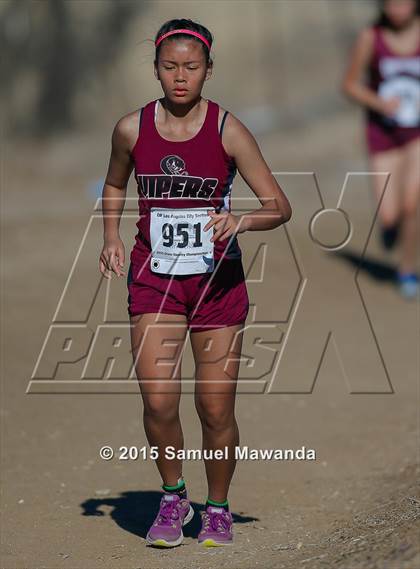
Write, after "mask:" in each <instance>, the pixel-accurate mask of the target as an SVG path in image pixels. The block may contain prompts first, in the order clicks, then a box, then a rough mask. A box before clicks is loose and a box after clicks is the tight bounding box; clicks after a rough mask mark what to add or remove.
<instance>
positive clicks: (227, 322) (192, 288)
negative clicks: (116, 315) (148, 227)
mask: <svg viewBox="0 0 420 569" xmlns="http://www.w3.org/2000/svg"><path fill="white" fill-rule="evenodd" d="M127 288H128V298H127V301H128V313H129V315H130V316H135V315H137V314H145V313H148V312H153V313H157V312H159V313H165V314H184V315H185V316H186V318H187V323H188V327H189V328H190V330H191V332H202V331H204V330H211V329H215V328H223V327H225V326H233V325H235V324H243V323H244V321H245V319H246V317H247V314H248V311H249V299H248V292H247V287H246V281H245V275H244V271H243V266H242V259H241V258H239V259H226V258H224V259H219V260H217V261H215V265H214V271H213V272H212V273H200V274H197V275H162V274H157V273H154V272H153V271H151V269H150V266H149V261H148V260H147V259H146V260H145V261H143V262H139V261H134V260H131V262H130V266H129V269H128V274H127Z"/></svg>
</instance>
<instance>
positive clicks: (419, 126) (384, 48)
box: [366, 26, 420, 154]
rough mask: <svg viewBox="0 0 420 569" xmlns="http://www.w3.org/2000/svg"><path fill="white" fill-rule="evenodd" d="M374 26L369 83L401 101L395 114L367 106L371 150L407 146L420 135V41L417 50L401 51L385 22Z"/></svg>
mask: <svg viewBox="0 0 420 569" xmlns="http://www.w3.org/2000/svg"><path fill="white" fill-rule="evenodd" d="M372 30H373V33H374V45H373V54H372V58H371V62H370V65H369V69H368V74H369V82H368V84H369V86H370V88H371V89H373V90H374V91H376V93H377V94H378V95H379V96H380V97H383V98H384V99H389V98H393V97H398V98H399V99H400V101H401V104H400V106H399V108H398V110H397V112H396V113H395V115H394V116H393V117H388V116H385V115H382V114H380V113H377V112H375V111H373V110H372V109H366V141H367V146H368V150H369V152H370V154H374V153H376V152H383V151H385V150H390V149H392V148H396V147H398V146H403V145H404V144H406V143H407V142H410V141H411V140H413V139H415V138H417V137H419V136H420V41H419V43H418V46H417V48H416V49H415V50H414V52H413V53H411V54H407V55H401V54H398V53H395V52H394V51H393V50H391V49H390V47H388V44H387V43H386V41H385V39H384V37H383V29H382V28H381V26H373V27H372Z"/></svg>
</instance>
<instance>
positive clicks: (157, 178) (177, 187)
mask: <svg viewBox="0 0 420 569" xmlns="http://www.w3.org/2000/svg"><path fill="white" fill-rule="evenodd" d="M160 168H161V170H162V172H163V174H141V175H138V176H137V183H138V185H139V189H140V191H141V193H142V194H143V195H144V197H145V198H163V199H168V198H192V199H205V200H209V199H210V198H211V197H212V195H213V194H214V192H215V191H216V188H217V185H218V183H219V180H218V178H201V177H200V176H189V175H188V172H187V171H186V169H185V162H184V160H183V159H182V158H180V157H179V156H176V155H174V154H170V155H169V156H165V157H164V158H162V160H161V161H160Z"/></svg>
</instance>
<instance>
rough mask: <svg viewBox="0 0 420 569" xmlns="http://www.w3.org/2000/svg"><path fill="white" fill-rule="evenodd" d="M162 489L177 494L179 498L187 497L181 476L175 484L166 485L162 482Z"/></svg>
mask: <svg viewBox="0 0 420 569" xmlns="http://www.w3.org/2000/svg"><path fill="white" fill-rule="evenodd" d="M162 489H163V490H164V492H169V493H171V494H178V496H179V497H180V498H186V497H187V489H186V487H185V481H184V479H183V477H182V476H181V477H180V478H178V483H177V484H176V485H175V486H168V485H166V484H162Z"/></svg>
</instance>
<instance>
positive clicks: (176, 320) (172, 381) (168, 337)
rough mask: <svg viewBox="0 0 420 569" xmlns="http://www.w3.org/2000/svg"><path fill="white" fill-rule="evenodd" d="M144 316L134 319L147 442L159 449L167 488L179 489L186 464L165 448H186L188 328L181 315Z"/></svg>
mask: <svg viewBox="0 0 420 569" xmlns="http://www.w3.org/2000/svg"><path fill="white" fill-rule="evenodd" d="M156 317H157V315H156V314H152V313H150V314H141V315H139V316H133V317H131V318H130V323H131V346H132V351H133V358H134V361H135V367H136V374H137V379H138V381H139V385H140V391H141V395H142V398H143V404H144V408H143V424H144V429H145V433H146V436H147V440H148V442H149V444H150V446H152V445H156V446H158V447H159V458H158V459H157V460H156V465H157V467H158V470H159V472H160V475H161V476H162V480H163V484H166V485H168V486H175V485H176V484H177V482H178V478H179V477H180V476H181V475H182V460H178V459H173V460H170V459H166V458H165V453H164V448H165V446H167V445H171V446H173V447H175V451H177V450H179V449H182V448H183V447H184V436H183V433H182V427H181V423H180V420H179V401H180V396H181V383H180V370H181V363H182V351H183V344H184V341H185V336H186V331H187V324H186V319H185V316H183V315H179V314H159V315H158V317H159V318H158V319H156Z"/></svg>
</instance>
